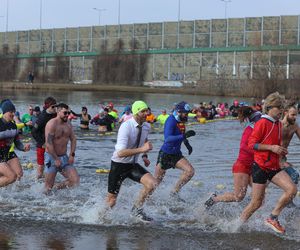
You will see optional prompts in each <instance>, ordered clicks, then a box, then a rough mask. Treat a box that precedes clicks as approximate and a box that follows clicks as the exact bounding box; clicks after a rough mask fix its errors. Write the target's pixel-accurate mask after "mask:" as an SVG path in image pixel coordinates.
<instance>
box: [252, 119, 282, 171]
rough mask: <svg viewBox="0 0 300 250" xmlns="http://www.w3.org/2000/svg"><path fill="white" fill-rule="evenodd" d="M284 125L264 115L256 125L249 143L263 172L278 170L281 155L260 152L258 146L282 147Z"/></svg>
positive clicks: (267, 151) (266, 151)
mask: <svg viewBox="0 0 300 250" xmlns="http://www.w3.org/2000/svg"><path fill="white" fill-rule="evenodd" d="M281 131H282V125H281V122H280V121H275V120H274V119H273V118H272V117H270V116H268V115H263V116H262V117H261V119H260V120H259V121H258V122H256V123H255V125H254V129H253V131H252V134H251V136H250V138H249V141H248V146H249V148H250V149H254V161H255V162H256V163H257V164H258V165H259V167H260V168H262V169H263V170H278V169H280V166H279V159H280V155H278V154H275V153H273V152H271V151H269V150H265V151H261V150H258V144H267V145H281V140H282V133H281Z"/></svg>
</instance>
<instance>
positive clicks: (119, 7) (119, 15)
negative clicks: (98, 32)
mask: <svg viewBox="0 0 300 250" xmlns="http://www.w3.org/2000/svg"><path fill="white" fill-rule="evenodd" d="M118 3H119V5H118V27H119V28H118V37H119V38H120V33H121V27H120V22H121V0H119V2H118Z"/></svg>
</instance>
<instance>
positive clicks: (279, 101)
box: [263, 92, 285, 113]
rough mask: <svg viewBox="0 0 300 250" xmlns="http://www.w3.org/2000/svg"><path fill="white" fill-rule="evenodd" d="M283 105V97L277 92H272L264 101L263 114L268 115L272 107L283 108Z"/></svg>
mask: <svg viewBox="0 0 300 250" xmlns="http://www.w3.org/2000/svg"><path fill="white" fill-rule="evenodd" d="M284 104H285V97H284V96H283V95H280V94H279V93H278V92H274V93H272V94H270V95H268V96H267V98H266V99H265V101H264V106H263V112H264V113H268V112H269V110H270V109H272V108H273V107H279V108H281V107H282V108H283V107H284Z"/></svg>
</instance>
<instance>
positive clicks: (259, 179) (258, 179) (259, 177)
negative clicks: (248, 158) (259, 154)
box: [252, 162, 281, 184]
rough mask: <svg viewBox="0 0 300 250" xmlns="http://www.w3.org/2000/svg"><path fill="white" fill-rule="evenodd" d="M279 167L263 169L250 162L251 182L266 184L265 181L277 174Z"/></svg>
mask: <svg viewBox="0 0 300 250" xmlns="http://www.w3.org/2000/svg"><path fill="white" fill-rule="evenodd" d="M280 171H281V169H278V170H263V169H261V168H260V167H259V166H258V164H257V163H256V162H254V163H253V164H252V179H253V183H257V184H266V183H267V181H268V180H269V181H271V180H272V179H273V177H274V176H275V175H276V174H278V173H279V172H280Z"/></svg>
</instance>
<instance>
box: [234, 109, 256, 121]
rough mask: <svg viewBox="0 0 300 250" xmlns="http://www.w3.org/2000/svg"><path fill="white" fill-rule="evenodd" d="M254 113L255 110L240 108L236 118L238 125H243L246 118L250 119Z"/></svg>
mask: <svg viewBox="0 0 300 250" xmlns="http://www.w3.org/2000/svg"><path fill="white" fill-rule="evenodd" d="M254 113H255V110H253V109H252V108H251V107H249V106H243V107H240V108H239V112H238V118H239V120H240V123H243V122H244V121H245V119H246V118H250V116H251V115H252V114H254Z"/></svg>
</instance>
